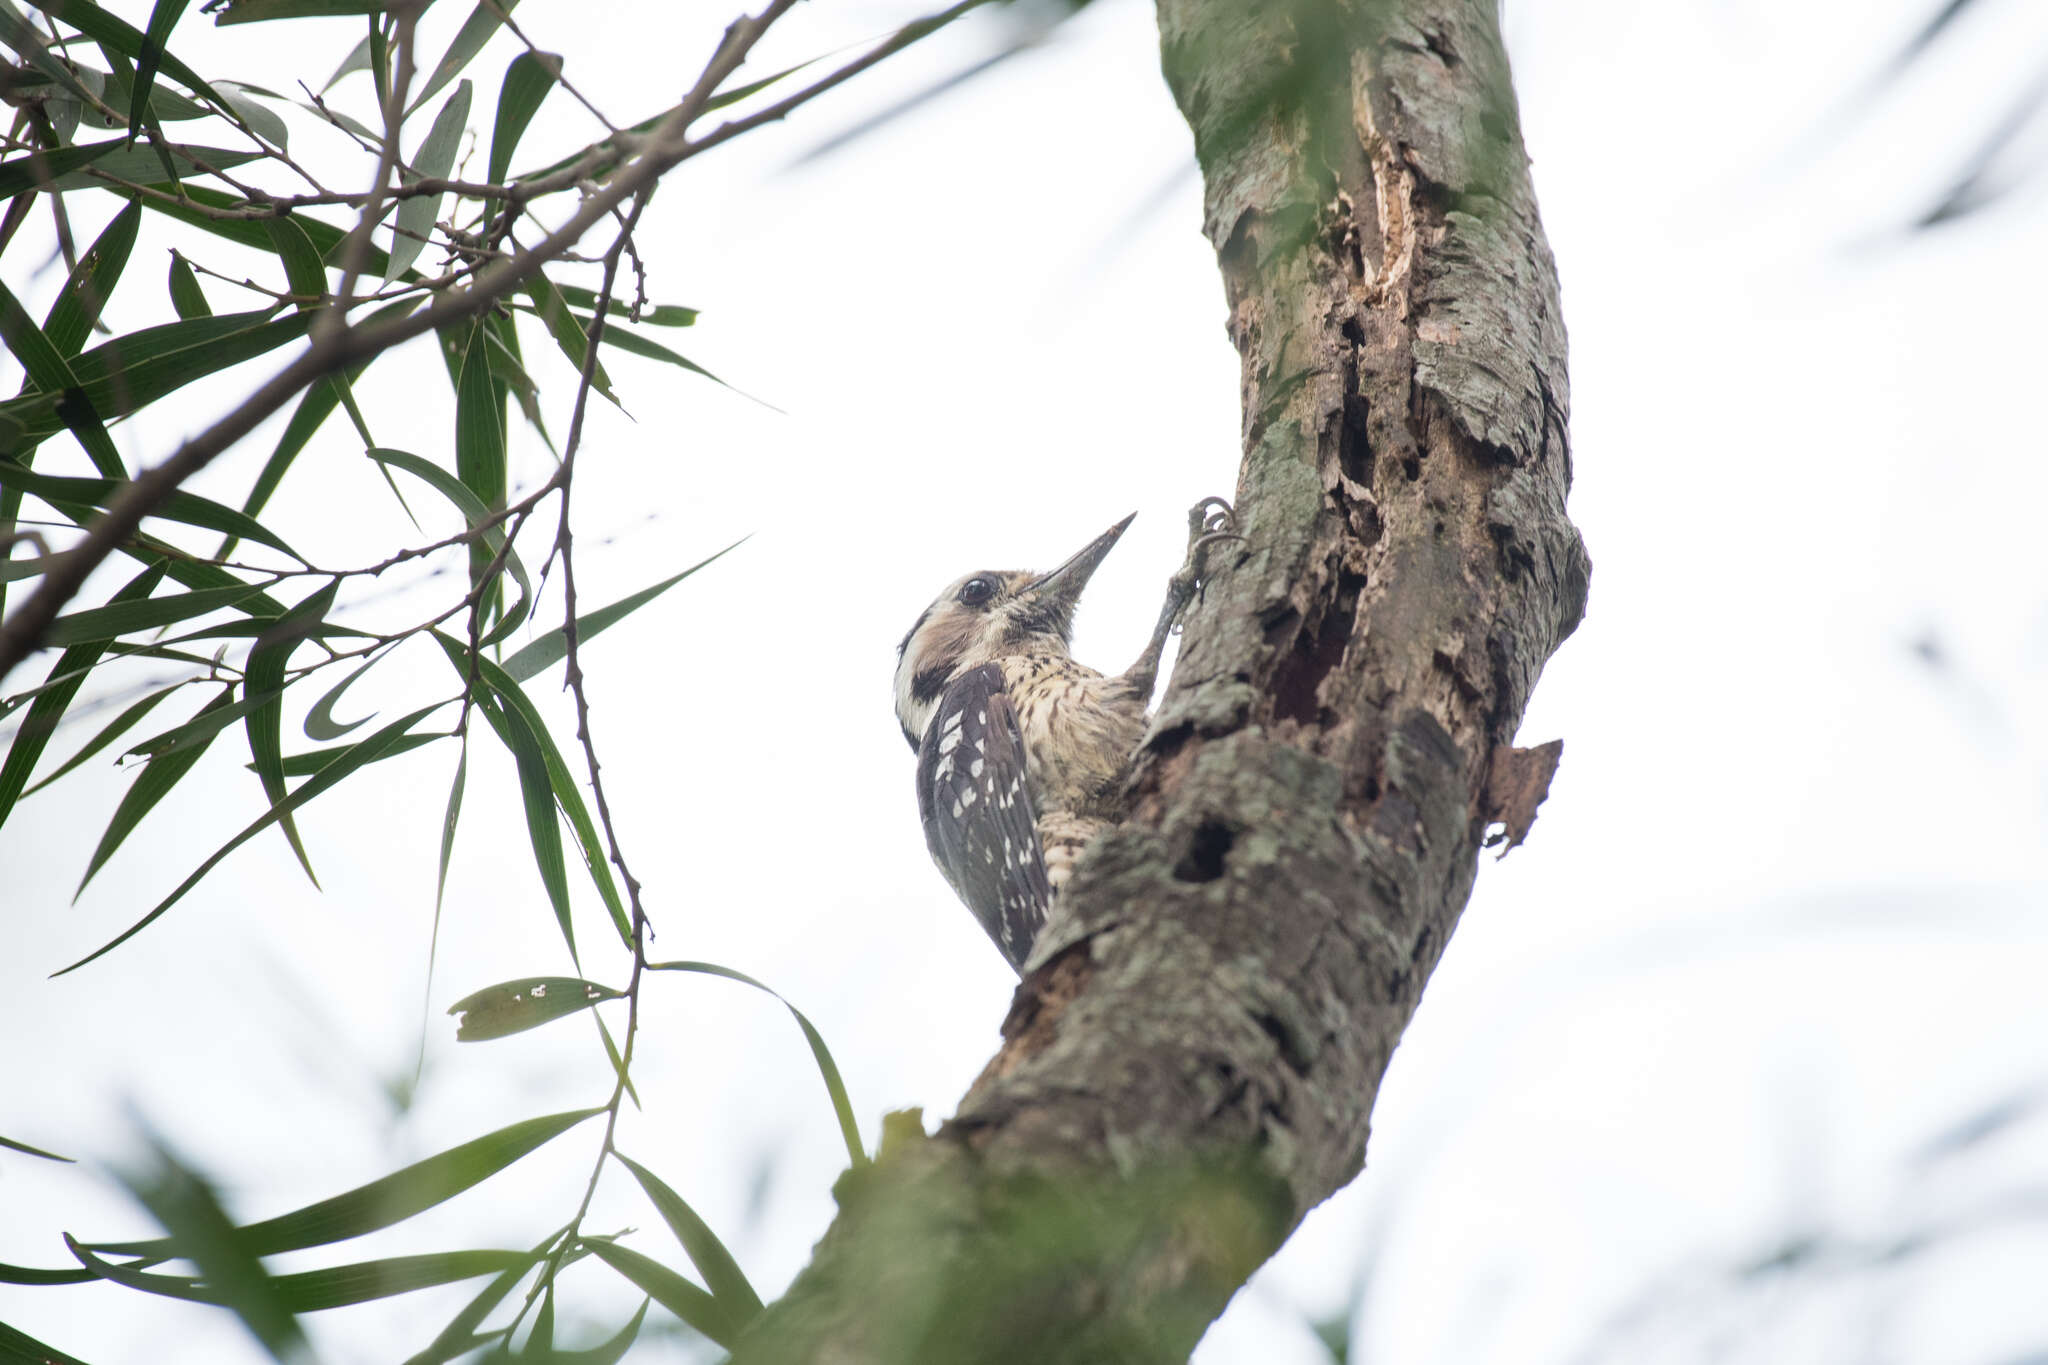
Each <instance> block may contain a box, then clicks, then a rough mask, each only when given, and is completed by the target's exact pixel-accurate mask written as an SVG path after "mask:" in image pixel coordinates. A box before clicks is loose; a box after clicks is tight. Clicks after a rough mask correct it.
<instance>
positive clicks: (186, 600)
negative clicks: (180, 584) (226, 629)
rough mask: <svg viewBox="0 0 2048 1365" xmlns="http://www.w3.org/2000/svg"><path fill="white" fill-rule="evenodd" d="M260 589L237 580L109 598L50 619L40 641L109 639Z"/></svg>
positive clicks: (234, 600) (195, 613)
mask: <svg viewBox="0 0 2048 1365" xmlns="http://www.w3.org/2000/svg"><path fill="white" fill-rule="evenodd" d="M258 591H259V589H257V588H255V587H253V586H251V585H249V584H247V583H238V584H236V585H235V586H234V587H232V588H201V589H199V590H198V591H196V592H187V593H177V594H174V595H172V596H170V597H152V598H148V599H146V600H143V601H134V602H129V601H121V602H109V603H108V604H107V605H106V606H104V607H88V608H86V609H85V610H84V611H74V612H72V613H71V614H70V615H68V616H60V617H58V618H57V619H56V620H54V621H52V622H51V623H50V629H49V631H48V633H47V634H45V635H44V636H43V643H45V644H51V645H69V644H76V643H79V642H81V641H86V640H111V639H113V638H114V637H115V636H118V635H126V634H128V633H129V632H130V631H137V630H153V629H155V628H156V627H157V626H168V625H172V624H174V623H176V622H178V621H188V620H190V619H191V618H193V617H194V616H204V615H205V614H206V613H207V612H210V611H219V610H220V609H221V608H222V607H231V606H234V605H235V604H237V603H239V602H244V601H246V600H248V599H249V598H250V597H252V596H254V595H255V594H256V593H257V592H258Z"/></svg>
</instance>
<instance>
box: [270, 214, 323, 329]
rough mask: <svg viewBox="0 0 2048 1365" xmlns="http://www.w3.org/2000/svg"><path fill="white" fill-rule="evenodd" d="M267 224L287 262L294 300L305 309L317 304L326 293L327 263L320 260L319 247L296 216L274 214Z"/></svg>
mask: <svg viewBox="0 0 2048 1365" xmlns="http://www.w3.org/2000/svg"><path fill="white" fill-rule="evenodd" d="M264 227H265V228H266V229H267V230H268V231H269V233H270V244H271V246H272V247H273V248H274V249H275V250H276V252H277V259H278V260H279V261H281V262H282V263H283V264H284V275H285V281H286V283H288V284H289V285H290V286H291V291H292V294H293V298H294V302H296V303H297V304H298V306H299V307H300V308H302V309H305V308H318V307H319V306H320V304H321V302H322V301H323V300H324V299H325V298H326V297H327V267H326V266H325V265H324V264H323V263H322V262H321V260H320V251H319V248H317V247H315V246H314V245H313V239H312V238H311V237H308V236H307V235H306V230H305V229H304V228H302V227H300V226H299V224H298V220H296V219H294V218H272V219H269V220H267V221H266V222H265V223H264Z"/></svg>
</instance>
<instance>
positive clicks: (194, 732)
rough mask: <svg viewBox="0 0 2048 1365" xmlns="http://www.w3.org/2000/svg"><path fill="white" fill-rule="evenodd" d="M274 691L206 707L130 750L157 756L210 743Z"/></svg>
mask: <svg viewBox="0 0 2048 1365" xmlns="http://www.w3.org/2000/svg"><path fill="white" fill-rule="evenodd" d="M272 695H274V694H271V693H261V692H258V693H250V694H248V695H246V696H244V697H243V699H242V700H241V701H238V702H236V703H234V704H233V705H231V706H223V707H220V708H219V709H217V710H209V711H203V712H201V713H200V714H199V715H197V716H194V717H193V718H192V719H191V720H188V721H186V722H185V723H184V724H183V725H178V726H174V727H172V728H171V729H169V730H166V731H164V732H163V733H162V734H160V735H151V736H150V737H149V738H148V739H145V740H143V741H142V742H141V743H139V744H134V745H131V746H129V748H128V751H127V752H128V754H131V755H134V756H135V757H138V758H146V759H158V758H164V757H167V756H168V755H171V754H175V753H180V752H182V751H184V750H186V749H190V748H191V747H193V746H194V745H195V744H205V743H211V742H212V740H213V737H214V736H215V735H217V734H219V733H220V732H221V731H222V730H225V729H227V728H228V727H229V726H230V725H233V724H234V723H235V722H236V721H238V720H240V719H242V718H243V717H244V716H246V715H248V714H249V713H250V712H251V711H253V710H255V709H256V708H257V707H259V706H261V705H262V704H263V703H264V702H265V701H267V700H269V699H270V697H271V696H272Z"/></svg>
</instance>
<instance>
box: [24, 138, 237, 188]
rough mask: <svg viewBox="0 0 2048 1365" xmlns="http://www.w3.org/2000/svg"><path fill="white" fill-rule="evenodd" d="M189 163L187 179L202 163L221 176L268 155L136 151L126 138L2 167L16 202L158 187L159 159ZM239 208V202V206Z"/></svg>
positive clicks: (180, 148) (177, 148) (184, 148)
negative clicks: (45, 194)
mask: <svg viewBox="0 0 2048 1365" xmlns="http://www.w3.org/2000/svg"><path fill="white" fill-rule="evenodd" d="M160 152H161V153H162V154H165V155H168V156H170V157H171V158H172V160H174V161H179V162H182V163H184V165H185V168H186V169H185V170H184V171H183V172H181V174H185V175H196V174H199V173H200V172H199V166H198V164H197V163H198V162H200V161H203V162H205V163H206V164H207V165H209V166H211V167H213V168H214V169H215V170H221V171H225V170H230V169H232V168H234V167H236V166H241V165H246V164H247V163H249V162H251V161H257V160H260V159H261V158H262V157H263V153H262V152H237V151H231V150H229V149H228V148H226V147H200V146H191V145H186V144H183V143H177V142H167V143H163V144H158V143H155V142H151V143H150V144H149V145H148V146H141V147H137V146H131V145H130V144H129V143H128V142H127V140H126V139H125V138H114V139H112V140H111V141H107V142H93V143H86V144H74V145H73V146H70V147H58V148H55V149H54V150H51V151H46V152H31V153H29V154H28V155H26V156H18V157H15V158H14V159H13V160H12V161H0V199H12V198H13V197H14V196H15V195H17V194H24V193H26V192H28V191H30V190H43V191H49V190H85V189H96V188H97V189H108V190H115V191H118V190H119V189H120V188H121V187H120V186H119V185H116V184H114V183H113V181H116V180H125V181H127V182H128V183H129V184H131V185H156V184H159V183H161V182H162V181H163V180H164V169H163V163H162V162H161V161H160V160H159V159H158V157H159V153H160ZM237 202H239V201H237Z"/></svg>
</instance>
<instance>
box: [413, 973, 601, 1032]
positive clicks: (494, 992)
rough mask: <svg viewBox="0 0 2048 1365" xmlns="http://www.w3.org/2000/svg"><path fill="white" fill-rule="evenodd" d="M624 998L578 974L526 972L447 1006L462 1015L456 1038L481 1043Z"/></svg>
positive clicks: (459, 1018) (456, 1030) (451, 1012)
mask: <svg viewBox="0 0 2048 1365" xmlns="http://www.w3.org/2000/svg"><path fill="white" fill-rule="evenodd" d="M624 998H625V992H623V991H615V990H613V989H612V988H611V987H610V986H600V985H598V984H597V983H596V982H595V981H584V980H582V979H581V978H579V977H573V976H528V977H521V978H520V979H519V980H517V981H503V982H500V983H499V984H497V985H495V986H486V987H484V988H483V989H482V990H480V991H476V992H474V993H472V994H470V995H465V996H463V997H462V999H460V1000H458V1001H456V1002H455V1003H454V1004H452V1005H450V1006H449V1007H448V1013H450V1014H453V1015H457V1016H460V1017H458V1018H457V1019H456V1021H455V1041H457V1042H459V1043H481V1042H485V1041H487V1040H489V1039H492V1038H506V1037H510V1036H511V1035H512V1034H515V1033H524V1032H526V1030H528V1029H530V1028H539V1027H540V1026H541V1025H542V1024H547V1023H552V1022H553V1021H554V1020H557V1019H560V1018H562V1017H564V1016H565V1015H570V1014H575V1013H578V1012H579V1011H582V1010H587V1009H589V1008H590V1007H591V1006H592V1005H597V1004H601V1003H603V1002H604V1001H606V1000H621V999H624Z"/></svg>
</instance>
